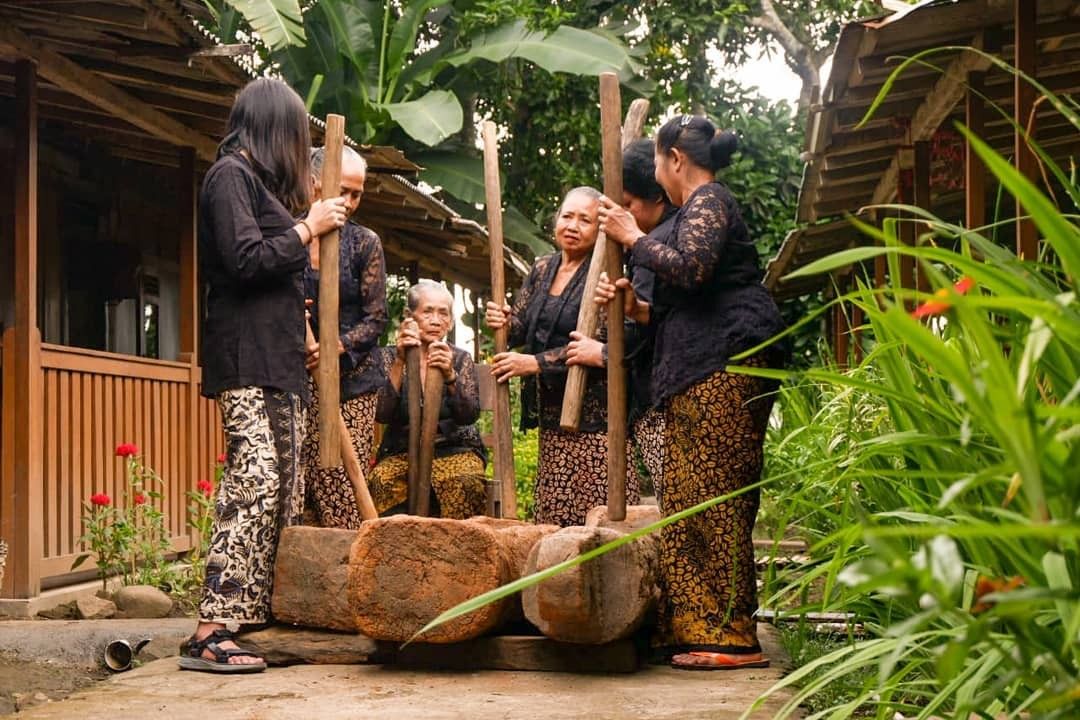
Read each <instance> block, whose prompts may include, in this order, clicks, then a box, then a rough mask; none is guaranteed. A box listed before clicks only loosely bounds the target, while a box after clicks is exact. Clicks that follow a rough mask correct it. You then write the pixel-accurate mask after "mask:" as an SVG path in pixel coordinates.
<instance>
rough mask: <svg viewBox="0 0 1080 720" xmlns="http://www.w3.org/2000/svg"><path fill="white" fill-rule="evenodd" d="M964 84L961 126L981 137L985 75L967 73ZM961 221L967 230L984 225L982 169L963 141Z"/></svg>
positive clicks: (984, 178) (984, 116)
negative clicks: (962, 216) (963, 124)
mask: <svg viewBox="0 0 1080 720" xmlns="http://www.w3.org/2000/svg"><path fill="white" fill-rule="evenodd" d="M967 84H968V89H967V97H966V99H965V102H964V123H965V124H966V125H967V127H968V130H970V131H971V132H972V133H973V134H975V135H976V136H978V137H983V136H984V133H985V132H986V112H985V106H986V103H985V101H984V100H983V98H982V95H981V94H980V93H982V92H983V89H984V88H985V87H986V73H985V72H972V73H968V78H967ZM964 219H965V221H966V223H967V227H968V229H973V228H978V227H982V226H984V225H986V168H985V167H983V163H982V160H980V159H979V156H978V155H976V154H975V152H974V151H973V150H972V149H971V143H970V142H967V141H965V153H964Z"/></svg>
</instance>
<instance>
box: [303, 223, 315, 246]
mask: <svg viewBox="0 0 1080 720" xmlns="http://www.w3.org/2000/svg"><path fill="white" fill-rule="evenodd" d="M300 224H301V225H303V226H304V227H305V228H306V229H307V232H308V239H307V242H306V243H304V244H305V245H310V244H311V243H312V242H313V241H314V240H315V231H314V230H312V229H311V226H310V225H308V221H307V220H301V221H300Z"/></svg>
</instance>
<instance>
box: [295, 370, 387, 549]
mask: <svg viewBox="0 0 1080 720" xmlns="http://www.w3.org/2000/svg"><path fill="white" fill-rule="evenodd" d="M312 388H313V389H312V404H311V406H310V407H309V408H308V412H307V432H306V434H305V437H304V446H303V449H302V451H301V453H300V458H301V462H302V463H303V466H304V485H305V486H306V490H307V498H306V505H307V506H308V507H310V508H311V509H312V510H314V513H315V518H316V520H317V521H318V523H319V525H321V526H322V527H328V528H344V529H347V530H355V529H357V528H359V527H360V522H361V518H360V509H359V508H358V507H357V505H356V494H355V492H354V490H353V485H352V481H350V480H349V475H348V473H346V472H345V467H344V466H342V465H338V466H337V467H332V468H323V467H320V465H319V447H320V438H319V412H318V408H319V403H318V393H317V391H316V390H314V383H312ZM377 400H378V394H377V393H374V392H372V393H368V394H366V395H360V396H358V397H355V398H353V399H351V400H345V401H344V402H342V403H341V417H342V418H344V419H345V427H346V428H348V430H349V438H350V439H351V440H352V446H353V449H354V450H355V451H356V457H357V458H359V459H360V467H361V468H363V469H365V470H366V469H367V467H368V461H369V460H370V458H371V446H372V444H373V442H374V436H375V405H376V402H377Z"/></svg>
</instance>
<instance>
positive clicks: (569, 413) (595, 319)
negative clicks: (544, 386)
mask: <svg viewBox="0 0 1080 720" xmlns="http://www.w3.org/2000/svg"><path fill="white" fill-rule="evenodd" d="M616 112H617V111H616ZM648 112H649V101H648V100H645V99H644V98H638V99H637V100H634V101H633V102H632V103H630V109H629V110H627V111H626V120H625V121H624V122H623V126H622V129H621V131H620V134H621V145H622V147H623V148H626V146H627V145H629V144H630V143H631V142H633V141H634V140H637V139H638V138H640V137H641V136H642V134H643V133H644V131H645V119H646V116H647V115H648ZM601 124H603V120H602V119H601ZM620 163H621V157H620ZM620 172H621V169H620ZM621 183H622V179H621V177H620V191H619V196H621V195H622V190H621ZM619 196H616V199H617V200H618V199H621V197H619ZM608 197H611V195H608ZM606 263H607V242H606V237H605V236H604V235H603V233H601V234H600V236H599V237H598V238H597V240H596V246H595V247H593V254H592V258H591V259H590V261H589V273H588V275H586V277H585V291H584V292H585V294H584V297H586V298H590V297H592V296H593V295H595V294H596V285H597V283H598V282H599V281H600V273H602V272H604V271H605V270H607V264H606ZM599 317H600V315H599V309H598V307H597V306H596V304H595V303H588V302H583V303H582V304H581V310H580V311H579V312H578V324H577V330H578V332H580V333H581V334H583V335H585V336H586V337H594V336H595V335H596V328H597V325H598V324H599ZM608 351H609V353H610V348H609V350H608ZM585 376H586V370H585V368H584V367H582V366H580V365H574V366H573V367H571V368H570V369H569V371H568V373H567V378H566V390H565V392H564V394H563V406H562V414H561V415H560V417H559V426H560V427H561V428H562V429H563V430H567V431H571V432H576V431H577V429H578V427H580V425H581V405H582V402H583V401H584V397H585Z"/></svg>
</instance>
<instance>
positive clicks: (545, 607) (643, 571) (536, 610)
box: [521, 527, 658, 644]
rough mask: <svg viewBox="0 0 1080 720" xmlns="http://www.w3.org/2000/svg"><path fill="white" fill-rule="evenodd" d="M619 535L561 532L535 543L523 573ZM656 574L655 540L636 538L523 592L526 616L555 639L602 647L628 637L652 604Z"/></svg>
mask: <svg viewBox="0 0 1080 720" xmlns="http://www.w3.org/2000/svg"><path fill="white" fill-rule="evenodd" d="M623 536H624V533H621V532H619V531H618V530H613V529H611V528H602V527H593V528H585V527H568V528H563V529H562V530H559V531H558V532H556V533H553V534H551V535H547V536H546V537H544V538H543V539H541V540H540V541H539V542H538V543H537V544H536V546H535V547H534V548H533V550H532V552H531V553H530V554H529V560H528V564H527V566H526V569H525V572H526V574H532V573H534V572H539V571H541V570H546V569H547V568H550V567H552V566H554V565H557V564H559V563H561V562H563V561H565V560H569V559H571V558H576V557H579V556H581V555H583V554H585V553H587V552H589V551H590V550H594V549H596V548H598V547H600V546H601V545H604V544H605V543H608V542H611V541H613V540H616V539H618V538H620V537H623ZM657 571H658V551H657V543H656V540H655V539H654V538H652V537H644V538H639V539H637V540H635V541H633V542H631V543H628V544H626V545H623V546H621V547H619V548H617V549H615V550H612V551H610V552H608V553H605V554H604V555H600V556H599V557H596V558H594V559H592V560H589V561H587V562H585V563H582V564H580V565H577V566H575V567H572V568H570V569H568V570H564V571H562V572H561V573H559V574H557V575H555V576H554V577H551V578H549V579H547V580H545V581H543V582H542V583H539V584H538V585H533V586H532V587H530V588H526V589H525V590H524V591H523V592H522V598H521V601H522V605H523V606H524V610H525V617H526V618H528V620H529V622H531V623H532V624H534V625H536V627H538V628H539V629H540V631H541V632H542V633H544V635H546V636H547V637H549V638H552V639H553V640H561V641H563V642H574V643H588V644H602V643H609V642H612V641H615V640H621V639H623V638H627V637H629V636H630V635H632V634H633V633H634V632H635V631H636V630H637V629H638V628H639V627H641V624H642V623H643V622H644V620H645V617H646V615H647V614H648V612H649V610H650V608H651V607H652V606H653V604H654V602H655V598H656V593H657V590H656V576H657Z"/></svg>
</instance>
